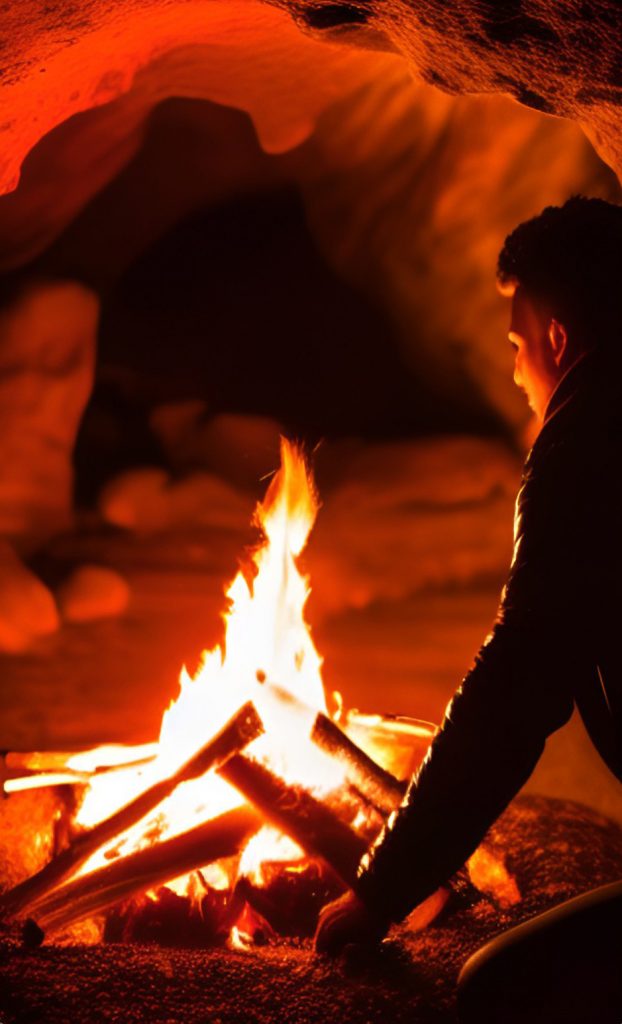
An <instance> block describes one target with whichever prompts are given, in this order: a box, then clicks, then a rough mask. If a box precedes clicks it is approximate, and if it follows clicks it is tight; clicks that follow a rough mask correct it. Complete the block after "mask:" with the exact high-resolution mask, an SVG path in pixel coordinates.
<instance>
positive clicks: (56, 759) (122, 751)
mask: <svg viewBox="0 0 622 1024" xmlns="http://www.w3.org/2000/svg"><path fill="white" fill-rule="evenodd" d="M157 754H158V744H157V743H142V744H140V745H138V746H131V745H126V744H120V743H119V744H116V743H113V744H106V745H105V746H102V747H93V748H91V749H89V750H27V751H26V750H5V751H3V752H2V760H3V763H4V765H5V766H6V768H7V769H11V770H19V771H23V772H28V771H32V772H60V771H78V772H82V771H88V772H91V773H95V774H96V773H98V772H101V771H108V770H110V769H112V768H130V767H134V766H136V765H140V764H147V763H148V762H149V761H153V760H155V758H156V757H157ZM75 758H81V760H82V761H83V762H84V761H88V762H93V767H90V766H89V767H88V768H87V767H85V765H84V764H82V765H81V766H80V767H79V768H77V767H75V766H73V765H72V761H73V760H74V759H75Z"/></svg>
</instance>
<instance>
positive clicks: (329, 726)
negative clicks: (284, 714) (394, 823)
mask: <svg viewBox="0 0 622 1024" xmlns="http://www.w3.org/2000/svg"><path fill="white" fill-rule="evenodd" d="M311 739H312V741H313V742H314V743H315V745H316V746H318V747H319V748H320V749H321V750H323V751H324V752H325V753H326V754H329V755H330V757H332V758H334V759H335V760H336V761H338V762H339V763H340V764H342V765H343V767H344V768H345V771H346V776H347V778H348V781H349V782H350V783H351V784H352V785H353V786H355V787H356V788H357V789H358V790H360V792H361V793H362V794H363V796H364V797H366V798H367V799H368V800H370V801H371V803H372V804H374V806H376V807H378V808H379V809H380V810H382V811H384V812H386V813H387V814H390V813H391V812H392V811H394V810H395V809H396V807H399V805H400V804H401V802H402V799H403V797H404V794H405V792H406V788H407V783H405V782H400V781H399V780H398V779H396V778H395V776H394V775H391V773H390V772H388V771H386V770H385V769H384V768H381V767H380V765H379V764H376V762H375V761H374V760H372V758H371V757H369V755H368V754H366V753H365V752H364V751H363V750H361V748H360V747H357V745H356V743H353V742H352V740H351V739H350V738H349V737H348V736H346V734H345V733H344V732H342V730H341V729H340V728H339V726H338V725H335V723H334V722H332V721H331V720H330V718H327V716H326V715H324V714H322V713H321V712H320V713H319V714H318V716H317V718H316V719H315V723H314V725H313V730H312V732H311Z"/></svg>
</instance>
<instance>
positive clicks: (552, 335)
mask: <svg viewBox="0 0 622 1024" xmlns="http://www.w3.org/2000/svg"><path fill="white" fill-rule="evenodd" d="M548 338H549V344H550V346H551V352H552V354H553V359H554V361H555V365H556V366H560V365H561V361H562V359H563V358H564V355H565V353H566V351H567V349H568V333H567V331H566V328H565V327H564V325H563V324H561V323H560V322H559V320H555V319H552V320H551V322H550V324H549V331H548Z"/></svg>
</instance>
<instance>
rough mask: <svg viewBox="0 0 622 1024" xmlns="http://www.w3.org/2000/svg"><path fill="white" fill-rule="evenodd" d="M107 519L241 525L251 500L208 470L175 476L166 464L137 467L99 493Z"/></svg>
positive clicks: (155, 524)
mask: <svg viewBox="0 0 622 1024" xmlns="http://www.w3.org/2000/svg"><path fill="white" fill-rule="evenodd" d="M99 509H100V512H101V514H102V516H103V518H104V520H105V521H106V522H107V523H112V524H114V525H115V526H122V527H125V528H126V529H131V530H136V531H137V532H139V533H141V532H147V533H149V532H157V531H160V530H171V529H175V528H179V527H183V526H192V525H194V526H197V525H198V526H201V525H202V526H214V527H221V528H224V529H234V530H235V529H241V528H243V526H244V525H245V523H246V521H247V518H248V502H247V500H246V499H245V498H244V497H242V496H241V495H240V494H238V493H237V492H236V491H235V490H234V489H233V488H232V487H231V486H229V485H228V484H226V483H225V482H224V481H223V480H220V479H219V478H218V477H216V476H212V475H210V474H208V473H193V474H191V475H190V476H186V477H183V478H181V479H179V480H173V479H171V477H170V476H169V474H168V473H167V472H166V471H165V470H163V469H151V468H144V469H132V470H128V472H127V473H122V474H121V475H120V476H118V477H116V478H115V479H114V480H111V481H110V483H109V484H107V485H106V486H105V487H104V490H103V491H102V494H101V495H100V498H99Z"/></svg>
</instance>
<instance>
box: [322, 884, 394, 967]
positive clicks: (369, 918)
mask: <svg viewBox="0 0 622 1024" xmlns="http://www.w3.org/2000/svg"><path fill="white" fill-rule="evenodd" d="M386 933H387V926H386V924H384V923H381V922H380V921H378V920H377V918H375V917H374V916H373V915H372V914H371V913H370V911H369V910H368V909H367V907H366V906H365V904H364V903H363V902H362V901H361V900H360V899H359V898H358V896H355V894H354V893H353V892H347V893H345V894H344V895H343V896H340V897H339V899H338V900H335V901H334V902H333V903H328V904H327V905H326V906H325V907H323V908H322V911H321V912H320V917H319V920H318V925H317V929H316V932H315V949H316V952H318V953H326V954H327V955H328V956H337V954H338V953H340V952H341V950H342V949H343V948H344V947H345V946H348V945H351V944H356V945H361V946H367V945H372V944H374V943H376V942H381V941H382V939H383V938H384V936H385V935H386Z"/></svg>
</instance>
